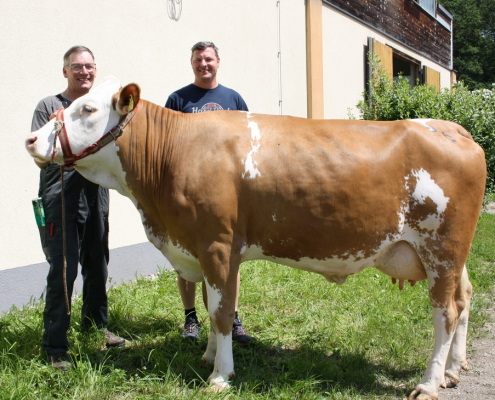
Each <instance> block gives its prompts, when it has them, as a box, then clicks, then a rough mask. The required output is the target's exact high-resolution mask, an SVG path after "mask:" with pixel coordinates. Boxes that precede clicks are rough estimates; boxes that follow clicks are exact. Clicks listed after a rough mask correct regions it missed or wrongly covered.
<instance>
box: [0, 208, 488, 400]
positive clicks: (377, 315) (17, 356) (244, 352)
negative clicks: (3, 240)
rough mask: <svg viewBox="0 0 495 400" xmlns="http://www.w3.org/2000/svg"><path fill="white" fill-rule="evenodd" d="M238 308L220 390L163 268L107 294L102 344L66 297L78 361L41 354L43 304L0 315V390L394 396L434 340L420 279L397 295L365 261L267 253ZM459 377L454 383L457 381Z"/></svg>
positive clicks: (65, 395) (417, 372)
mask: <svg viewBox="0 0 495 400" xmlns="http://www.w3.org/2000/svg"><path fill="white" fill-rule="evenodd" d="M494 244H495V215H490V214H486V213H483V214H482V216H481V218H480V222H479V224H478V229H477V233H476V238H475V242H474V243H473V246H472V254H471V256H470V258H469V260H468V269H469V272H470V278H471V281H472V283H473V286H474V290H475V291H474V296H473V301H472V307H471V320H470V335H469V341H472V340H473V339H474V338H475V337H477V336H478V335H481V334H482V328H483V326H484V324H485V322H486V320H487V313H486V312H485V309H486V306H487V304H488V302H493V300H494V295H493V289H494V286H495V282H494V281H495V274H494V273H493V269H494V266H495V263H494V261H495V246H494ZM241 278H242V283H241V293H240V300H239V304H240V307H239V313H240V317H241V318H242V319H243V322H244V326H245V327H246V329H247V330H248V333H249V334H251V335H253V336H255V337H256V338H257V341H256V343H254V344H252V345H250V346H249V347H247V348H243V347H241V346H239V345H236V344H235V345H234V362H235V370H236V374H237V378H235V379H233V380H232V382H231V383H232V388H231V389H230V390H229V391H226V392H224V393H220V394H213V393H210V392H208V391H206V390H205V389H206V388H207V385H206V384H205V382H204V381H205V380H206V379H207V377H208V376H209V374H210V372H211V366H209V365H206V364H204V363H203V362H202V361H201V356H202V354H203V352H204V350H205V348H206V342H207V340H206V339H207V338H206V332H208V330H209V322H208V318H207V313H206V311H205V310H204V307H203V306H202V301H201V300H200V291H198V300H197V308H198V309H199V317H200V320H201V322H202V324H203V337H202V340H201V341H200V342H199V343H190V342H188V341H184V340H183V339H182V338H181V337H180V328H181V325H182V323H183V311H182V305H181V302H180V298H179V294H178V291H177V287H176V274H175V273H174V272H168V271H162V272H161V273H160V274H159V275H158V276H157V277H154V278H140V279H138V280H137V281H136V282H134V283H132V284H127V285H123V286H120V287H114V288H112V289H111V290H110V291H109V298H110V301H109V303H110V321H111V322H110V324H109V329H110V330H112V331H113V332H115V333H117V334H119V335H121V336H124V337H126V338H127V339H129V340H131V341H132V346H131V347H128V348H124V349H111V350H106V349H105V348H104V339H103V336H102V334H101V333H100V332H99V331H97V330H96V329H95V330H93V331H90V332H82V331H81V329H80V325H79V321H78V316H79V315H80V306H81V302H80V299H76V300H75V301H74V308H73V315H74V317H73V322H72V326H71V330H70V332H69V337H70V341H71V357H73V359H74V362H75V363H76V364H77V368H74V369H73V370H71V371H69V372H67V373H61V372H59V371H56V370H54V369H53V368H51V367H50V366H49V365H48V364H47V362H46V355H45V354H44V353H43V352H42V351H41V348H40V340H41V334H42V310H43V305H42V304H35V305H33V306H31V307H25V309H24V310H12V312H11V313H9V314H6V315H4V316H2V317H1V318H0V389H1V390H0V399H15V400H20V399H84V400H89V399H95V400H96V399H98V400H102V399H112V400H120V399H288V400H289V399H290V400H292V399H301V400H302V399H308V400H309V399H315V400H316V399H318V400H321V399H396V398H402V397H407V395H408V394H409V393H410V391H411V390H412V389H413V388H414V386H415V385H416V384H417V383H418V381H419V380H420V378H421V376H422V374H423V372H424V371H425V368H426V366H427V363H428V361H429V358H430V353H431V349H432V346H433V326H432V321H431V309H430V305H429V301H428V293H427V285H426V282H419V283H417V284H416V286H415V287H410V286H409V285H407V284H406V287H405V289H404V290H403V291H402V292H400V291H399V289H398V287H397V285H395V286H393V285H392V284H391V283H390V278H389V277H387V276H385V275H383V274H381V273H380V272H379V271H377V270H374V269H368V270H366V271H364V272H362V273H360V274H358V275H355V276H351V277H349V279H348V280H347V282H346V284H344V285H343V286H337V285H335V284H330V283H328V282H327V281H326V280H325V279H324V278H323V277H321V276H319V275H316V274H310V273H306V272H303V271H299V270H295V269H291V268H288V267H284V266H279V265H275V264H272V263H269V262H265V261H256V262H250V263H245V264H243V266H242V267H241ZM461 384H462V383H461Z"/></svg>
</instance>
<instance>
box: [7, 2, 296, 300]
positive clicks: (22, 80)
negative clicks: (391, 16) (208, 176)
mask: <svg viewBox="0 0 495 400" xmlns="http://www.w3.org/2000/svg"><path fill="white" fill-rule="evenodd" d="M181 3H182V11H181V15H180V18H179V19H178V20H174V19H171V18H170V16H169V13H168V8H167V7H168V5H169V4H170V0H142V1H131V0H106V1H97V0H87V1H86V2H84V3H77V2H67V1H61V0H52V1H49V2H46V1H39V0H22V1H11V0H0V9H1V10H2V12H1V13H0V36H1V37H2V42H1V45H0V60H2V61H1V62H0V74H1V76H2V77H3V79H2V81H3V83H2V92H3V96H2V98H3V104H2V107H0V117H1V118H0V120H1V121H2V128H1V129H0V139H1V143H2V147H1V150H0V151H1V155H2V157H0V174H1V182H2V188H1V189H0V210H2V212H1V217H0V220H1V222H2V224H1V225H2V229H0V242H1V243H2V244H1V249H2V250H1V251H0V272H1V271H6V270H9V269H15V268H20V267H24V266H29V265H37V264H38V263H43V262H45V258H44V255H43V253H42V250H41V245H40V241H39V235H38V231H37V226H36V224H35V220H34V215H33V210H32V206H31V199H33V198H35V197H37V192H38V181H39V170H38V168H37V167H36V166H35V164H34V162H33V161H32V159H31V158H30V157H29V156H28V154H27V152H26V151H25V149H24V139H25V137H26V136H27V135H28V133H29V132H30V126H31V119H32V115H33V111H34V108H35V106H36V104H37V103H38V101H39V100H41V99H42V98H44V97H46V96H48V95H54V94H57V93H60V92H62V91H63V90H64V89H65V88H66V80H65V79H64V77H63V75H62V57H63V54H64V53H65V52H66V51H67V50H68V49H69V48H70V47H71V46H73V45H76V44H82V45H85V46H87V47H89V48H90V49H91V50H92V51H93V53H94V54H95V58H96V60H95V61H96V63H97V69H98V76H97V79H96V84H98V83H99V82H101V80H102V79H103V78H104V77H105V76H108V75H114V76H116V77H118V78H119V79H120V81H121V83H122V84H126V83H129V82H136V83H138V84H139V85H140V86H141V89H142V97H143V98H145V99H147V100H150V101H152V102H155V103H157V104H160V105H164V104H165V101H166V99H167V97H168V95H169V94H170V93H172V92H173V91H175V90H176V89H179V88H181V87H183V86H185V85H187V84H189V83H191V82H192V81H193V77H194V76H193V73H192V70H191V67H190V63H189V59H190V48H191V47H192V45H193V44H194V43H196V42H197V41H199V40H210V41H213V42H214V43H215V44H216V45H217V46H218V48H219V50H220V58H221V64H220V69H219V72H218V77H219V81H220V83H222V84H223V85H225V86H228V87H231V88H233V89H235V90H237V91H238V92H239V93H240V94H241V95H242V96H243V97H244V99H245V101H246V103H247V104H248V106H249V108H250V110H251V111H252V112H256V113H267V114H279V113H281V112H283V113H284V114H290V115H296V116H301V117H305V116H306V75H305V73H304V71H305V68H306V59H305V6H304V2H303V1H301V0H283V2H279V1H276V0H252V1H249V2H246V1H241V0H210V1H208V2H205V1H204V0H182V2H181ZM281 96H282V97H281ZM281 100H282V101H281ZM144 242H147V239H146V237H145V235H144V230H143V228H142V225H141V221H140V218H139V213H138V212H137V211H136V209H135V208H134V206H133V205H132V204H131V202H130V201H129V200H128V199H127V198H123V197H122V196H120V195H119V194H118V193H116V192H113V191H112V193H111V204H110V248H111V260H110V274H112V271H115V270H116V269H117V268H119V265H118V264H119V260H118V259H116V258H115V257H113V258H112V250H115V249H119V248H123V247H126V246H133V245H136V244H139V243H144ZM152 251H154V250H152ZM131 253H132V252H131ZM143 257H145V255H143V254H138V253H136V254H135V259H134V260H127V261H132V262H133V263H134V265H135V267H136V270H137V272H139V269H140V267H141V263H142V260H145V258H143ZM154 259H159V257H158V256H155V258H154ZM153 267H156V265H155V266H153ZM46 272H47V270H46V269H44V270H43V275H44V276H46ZM25 278H26V279H29V277H25ZM1 284H2V282H0V286H1ZM1 291H2V289H1V287H0V292H1ZM0 296H1V293H0Z"/></svg>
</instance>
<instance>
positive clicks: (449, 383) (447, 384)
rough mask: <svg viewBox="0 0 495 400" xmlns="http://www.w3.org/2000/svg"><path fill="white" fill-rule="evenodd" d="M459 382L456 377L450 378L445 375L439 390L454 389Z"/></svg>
mask: <svg viewBox="0 0 495 400" xmlns="http://www.w3.org/2000/svg"><path fill="white" fill-rule="evenodd" d="M460 381H461V379H460V378H459V377H456V376H450V375H445V380H444V381H443V383H442V384H441V385H440V387H441V388H444V389H446V388H453V387H456V386H457V384H458V383H459V382H460Z"/></svg>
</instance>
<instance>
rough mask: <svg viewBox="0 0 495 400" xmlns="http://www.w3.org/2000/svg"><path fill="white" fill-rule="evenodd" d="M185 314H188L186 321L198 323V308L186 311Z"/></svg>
mask: <svg viewBox="0 0 495 400" xmlns="http://www.w3.org/2000/svg"><path fill="white" fill-rule="evenodd" d="M184 313H185V314H186V320H194V321H196V322H198V317H197V315H196V307H193V308H190V309H189V310H184Z"/></svg>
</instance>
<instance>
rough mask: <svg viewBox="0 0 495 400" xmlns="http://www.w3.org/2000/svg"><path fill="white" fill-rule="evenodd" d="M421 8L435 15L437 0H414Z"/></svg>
mask: <svg viewBox="0 0 495 400" xmlns="http://www.w3.org/2000/svg"><path fill="white" fill-rule="evenodd" d="M414 2H415V3H417V4H419V5H420V7H421V8H423V9H424V10H426V11H428V12H429V13H430V14H431V15H433V16H435V8H436V0H414Z"/></svg>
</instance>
